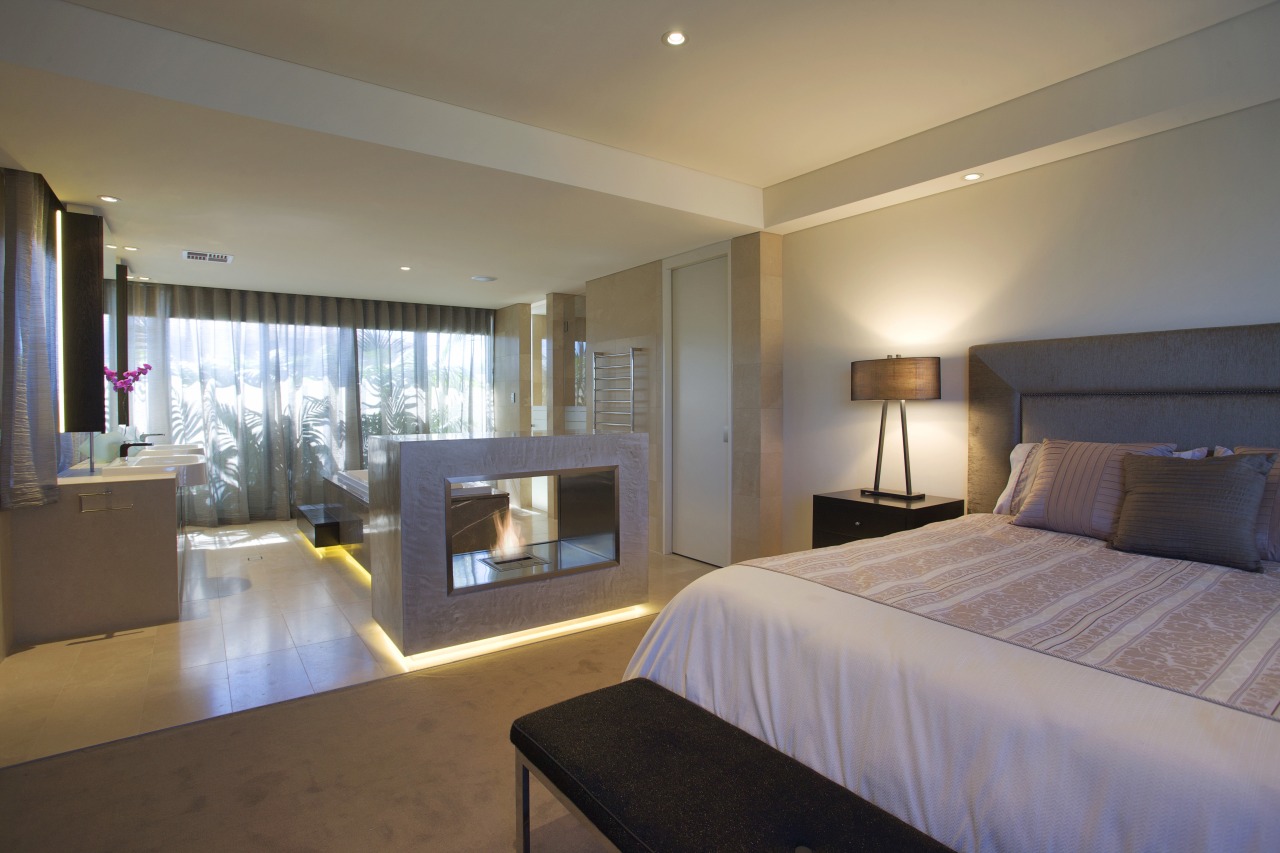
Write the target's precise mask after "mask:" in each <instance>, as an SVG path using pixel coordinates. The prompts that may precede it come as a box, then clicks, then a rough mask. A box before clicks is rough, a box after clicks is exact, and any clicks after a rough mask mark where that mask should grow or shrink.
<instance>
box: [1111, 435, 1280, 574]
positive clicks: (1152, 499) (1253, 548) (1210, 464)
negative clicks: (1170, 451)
mask: <svg viewBox="0 0 1280 853" xmlns="http://www.w3.org/2000/svg"><path fill="white" fill-rule="evenodd" d="M1275 461H1276V454H1274V453H1271V454H1262V453H1249V454H1239V455H1236V456H1223V457H1217V458H1213V459H1200V460H1190V459H1177V458H1171V457H1159V456H1138V455H1132V454H1131V455H1129V456H1126V457H1125V458H1124V459H1123V460H1121V466H1122V468H1123V470H1124V504H1123V505H1122V506H1121V508H1120V519H1119V521H1118V523H1117V524H1116V533H1115V535H1114V536H1112V537H1111V542H1110V544H1111V547H1112V548H1115V549H1116V550H1117V551H1133V552H1137V553H1139V554H1151V555H1152V556H1155V557H1172V558H1173V559H1175V560H1195V561H1196V562H1199V563H1216V564H1218V565H1220V566H1230V567H1231V568H1233V569H1244V570H1245V571H1249V572H1256V571H1259V570H1260V569H1261V566H1260V565H1259V562H1258V546H1257V543H1256V542H1255V540H1254V527H1255V526H1256V521H1257V517H1258V506H1259V504H1261V503H1262V491H1263V488H1264V486H1265V485H1266V482H1267V473H1268V472H1269V471H1270V470H1271V469H1272V466H1273V464H1274V463H1275Z"/></svg>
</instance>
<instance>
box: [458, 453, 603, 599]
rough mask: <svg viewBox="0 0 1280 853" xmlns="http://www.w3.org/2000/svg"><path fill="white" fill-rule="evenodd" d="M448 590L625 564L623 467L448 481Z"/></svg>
mask: <svg viewBox="0 0 1280 853" xmlns="http://www.w3.org/2000/svg"><path fill="white" fill-rule="evenodd" d="M447 488H448V500H447V501H446V507H447V509H446V512H447V521H446V529H447V530H448V560H449V566H450V571H449V574H448V590H449V593H450V594H453V593H460V592H471V591H476V590H481V589H488V588H490V587H494V586H499V585H503V584H511V583H521V582H524V581H530V580H539V579H543V578H546V577H548V576H550V575H559V574H569V573H572V572H583V571H589V570H591V569H602V568H607V567H609V566H616V565H617V564H618V469H617V467H616V466H610V467H601V468H575V469H572V470H564V471H546V472H538V473H532V474H530V473H523V474H492V475H485V476H481V477H452V478H450V479H449V480H448V481H447Z"/></svg>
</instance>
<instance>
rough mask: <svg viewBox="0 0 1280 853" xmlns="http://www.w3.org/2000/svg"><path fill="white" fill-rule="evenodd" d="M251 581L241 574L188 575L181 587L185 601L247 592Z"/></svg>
mask: <svg viewBox="0 0 1280 853" xmlns="http://www.w3.org/2000/svg"><path fill="white" fill-rule="evenodd" d="M252 585H253V582H252V581H251V580H250V579H249V578H247V577H243V576H241V575H211V576H209V575H205V576H195V577H188V578H187V580H186V583H185V584H183V587H182V598H183V600H185V601H202V600H207V599H222V598H228V597H230V596H233V595H239V594H241V593H243V592H248V591H249V588H250V587H251V586H252Z"/></svg>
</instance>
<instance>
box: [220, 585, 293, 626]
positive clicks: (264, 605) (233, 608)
mask: <svg viewBox="0 0 1280 853" xmlns="http://www.w3.org/2000/svg"><path fill="white" fill-rule="evenodd" d="M219 608H220V611H221V613H222V625H223V628H224V629H226V630H227V631H231V630H232V628H231V627H230V626H231V625H232V624H233V623H235V622H244V621H246V620H250V619H264V618H266V617H267V616H270V615H271V614H273V613H279V612H280V607H279V605H277V604H276V601H275V599H274V598H272V597H271V594H270V593H268V592H266V591H265V590H251V591H250V592H246V593H245V594H244V595H236V596H232V597H231V598H224V599H223V600H222V601H221V602H220V603H219Z"/></svg>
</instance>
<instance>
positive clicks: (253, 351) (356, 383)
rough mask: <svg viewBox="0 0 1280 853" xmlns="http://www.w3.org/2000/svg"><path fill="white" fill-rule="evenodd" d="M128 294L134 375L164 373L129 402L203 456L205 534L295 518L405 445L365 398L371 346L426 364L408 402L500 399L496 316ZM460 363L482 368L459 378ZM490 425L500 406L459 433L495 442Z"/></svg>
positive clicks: (280, 298) (249, 294)
mask: <svg viewBox="0 0 1280 853" xmlns="http://www.w3.org/2000/svg"><path fill="white" fill-rule="evenodd" d="M129 293H130V299H129V304H130V309H129V311H130V317H131V320H130V340H129V350H130V362H131V363H130V365H129V366H130V367H136V366H137V365H138V364H141V363H144V362H146V363H149V364H151V365H152V372H151V374H150V375H148V376H147V377H146V381H145V382H143V383H142V384H141V386H140V387H139V388H138V390H137V391H135V392H134V394H133V398H132V399H131V401H130V408H131V410H132V411H133V413H134V418H133V420H134V425H135V426H136V427H137V428H138V429H139V430H140V431H146V432H163V433H165V436H166V437H165V439H164V441H166V442H173V443H185V442H193V443H198V444H202V445H204V447H205V449H206V453H207V455H208V457H209V474H210V492H209V497H210V500H209V501H208V502H207V503H206V504H204V505H197V506H194V507H192V506H189V507H188V510H189V513H190V514H191V515H193V518H194V523H196V524H204V525H212V524H225V523H243V522H246V521H252V520H260V519H285V518H289V516H290V511H291V507H294V506H302V505H306V504H313V503H322V502H323V500H324V477H325V476H326V475H329V474H332V473H334V472H335V471H341V470H350V469H355V468H361V467H364V461H363V460H364V450H365V448H364V439H366V438H367V437H368V436H369V435H371V434H387V433H389V432H394V431H395V430H390V429H383V428H382V427H383V426H385V420H386V419H385V418H383V417H382V414H381V411H380V409H381V407H382V406H383V405H384V403H387V402H388V401H384V400H382V399H381V398H379V399H374V400H371V401H363V400H362V398H361V394H362V376H361V371H362V370H369V371H370V373H369V377H368V378H366V380H365V382H364V384H365V385H369V386H370V387H373V386H376V385H378V384H379V381H378V380H377V379H375V378H373V377H374V375H375V373H376V371H374V370H373V367H374V364H373V363H376V362H378V361H379V359H378V358H370V357H369V356H368V353H370V352H371V351H372V350H373V349H374V347H373V345H372V339H371V337H370V336H372V335H378V334H382V335H393V336H396V339H397V340H398V341H407V342H408V347H409V348H410V349H411V350H412V351H413V352H415V353H418V354H420V356H419V357H418V358H417V359H415V361H414V365H415V370H416V373H415V374H414V375H413V376H412V377H411V378H410V379H409V380H408V382H407V384H406V385H405V389H407V390H405V393H402V394H401V398H403V397H405V396H406V395H407V396H412V397H414V399H415V400H419V401H422V402H424V403H425V404H427V405H430V404H432V403H433V401H439V400H449V401H453V402H455V403H456V402H457V398H459V397H460V396H462V395H461V394H460V393H459V389H461V388H462V387H464V386H465V387H466V388H467V389H469V390H473V389H475V388H477V387H479V388H481V389H483V393H482V394H480V395H479V396H480V397H481V398H482V399H484V400H487V399H488V398H489V397H491V396H492V394H491V390H490V389H491V386H492V374H491V370H490V369H489V366H488V365H489V364H490V363H491V355H490V353H491V352H492V337H493V333H492V330H493V312H492V311H490V310H487V309H474V308H451V307H446V306H431V305H413V304H402V303H388V302H376V301H372V300H355V299H343V298H336V297H323V296H302V295H297V294H282V293H265V292H259V291H241V290H227V289H221V288H202V287H184V286H177V285H139V284H136V283H134V284H130V285H129ZM455 349H456V350H458V351H459V352H461V351H467V352H468V353H469V354H474V353H475V352H476V351H479V355H477V356H475V357H473V358H470V359H468V360H467V361H466V363H465V364H459V363H457V362H458V359H456V358H452V357H451V353H452V352H453V350H455ZM442 364H443V366H444V368H445V369H444V370H443V371H442V370H441V367H442ZM450 382H452V383H453V385H452V386H451V385H450ZM470 396H475V395H468V399H470ZM455 408H458V407H457V406H455ZM424 411H427V410H424ZM487 418H488V405H487V404H484V405H478V406H477V405H470V406H469V407H468V408H467V409H466V411H465V412H462V413H461V414H457V415H456V416H455V417H454V419H453V421H451V423H452V424H454V425H458V426H461V427H462V428H463V429H464V430H465V431H485V430H487V429H488V428H489V427H488V420H487ZM430 422H431V417H430V413H429V412H427V417H426V418H425V423H427V424H428V425H429V424H430ZM362 427H364V428H366V429H364V430H363V431H362ZM375 428H376V429H375ZM368 429H375V431H374V432H369V431H368ZM415 431H417V430H415ZM423 431H425V430H423Z"/></svg>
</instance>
